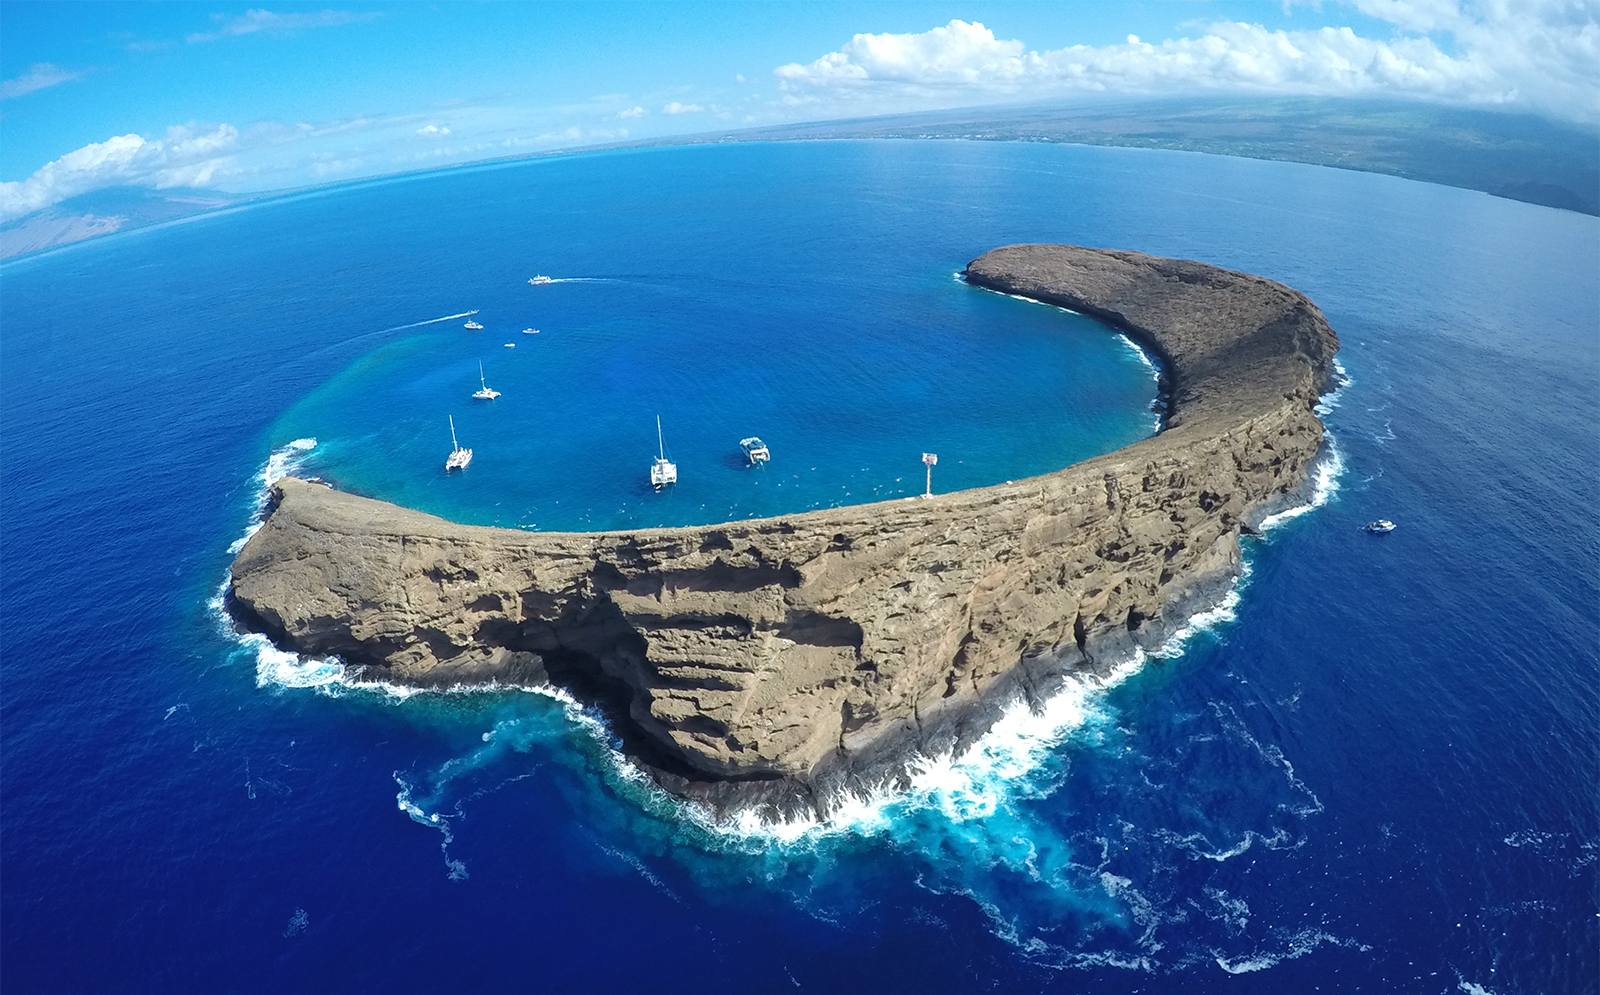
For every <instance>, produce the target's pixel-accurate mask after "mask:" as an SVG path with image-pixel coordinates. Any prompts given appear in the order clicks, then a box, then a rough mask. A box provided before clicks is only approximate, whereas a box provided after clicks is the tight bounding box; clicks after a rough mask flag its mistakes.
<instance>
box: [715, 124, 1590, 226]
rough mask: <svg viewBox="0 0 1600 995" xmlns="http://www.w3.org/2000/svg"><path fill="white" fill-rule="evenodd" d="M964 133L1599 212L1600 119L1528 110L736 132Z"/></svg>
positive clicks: (772, 135) (745, 135) (742, 136)
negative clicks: (1586, 121)
mask: <svg viewBox="0 0 1600 995" xmlns="http://www.w3.org/2000/svg"><path fill="white" fill-rule="evenodd" d="M727 137H728V138H732V139H739V140H748V139H752V138H757V137H762V138H769V139H776V138H812V139H827V138H926V139H938V138H963V139H970V140H981V141H1001V142H1019V141H1020V142H1068V143H1076V144H1084V145H1118V146H1125V147H1134V148H1154V149H1181V150H1184V151H1189V152H1207V153H1211V154H1214V155H1232V156H1243V157H1245V158H1250V159H1277V160H1283V161H1287V162H1305V163H1311V164H1313V165H1318V166H1337V167H1340V168H1343V169H1358V170H1363V171H1365V172H1371V173H1388V174H1390V175H1393V176H1404V177H1408V178H1410V179H1414V180H1425V181H1427V182H1429V183H1442V184H1444V185H1446V186H1452V187H1465V188H1467V189H1469V190H1482V191H1484V192H1485V193H1490V194H1494V195H1495V196H1497V197H1507V198H1510V199H1511V200H1521V201H1527V202H1528V203H1530V204H1542V205H1545V206H1547V207H1559V208H1564V209H1566V210H1569V211H1580V212H1582V213H1584V214H1600V130H1597V129H1585V128H1582V127H1581V126H1578V125H1568V124H1560V123H1557V122H1555V121H1551V120H1548V119H1546V118H1541V117H1535V116H1533V115H1528V114H1510V113H1502V112H1499V111H1481V110H1464V109H1457V108H1448V107H1437V106H1433V105H1429V104H1420V103H1411V102H1398V101H1366V100H1362V101H1356V100H1333V99H1326V98H1258V99H1252V100H1237V99H1234V100H1228V101H1217V100H1208V101H1198V100H1186V101H1175V100H1162V101H1138V102H1133V101H1119V102H1115V103H1101V104H1094V105H1078V106H1072V107H1059V106H1058V107H1042V106H1037V105H1036V106H1032V107H1007V108H994V107H988V108H968V109H965V110H955V111H940V112H936V113H923V114H906V115H896V116H894V117H880V118H865V119H861V120H854V121H828V122H821V123H815V124H799V125H788V126H785V127H782V128H765V129H760V131H759V132H742V133H737V134H731V135H729V136H727Z"/></svg>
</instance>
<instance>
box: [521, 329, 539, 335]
mask: <svg viewBox="0 0 1600 995" xmlns="http://www.w3.org/2000/svg"><path fill="white" fill-rule="evenodd" d="M522 334H524V335H538V334H539V330H538V329H537V328H524V329H523V330H522Z"/></svg>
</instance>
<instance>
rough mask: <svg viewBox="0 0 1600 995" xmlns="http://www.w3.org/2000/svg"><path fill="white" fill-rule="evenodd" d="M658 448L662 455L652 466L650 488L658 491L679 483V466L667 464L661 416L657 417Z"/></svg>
mask: <svg viewBox="0 0 1600 995" xmlns="http://www.w3.org/2000/svg"><path fill="white" fill-rule="evenodd" d="M656 446H657V447H658V450H657V451H658V452H659V453H660V455H658V456H657V457H656V461H655V463H653V464H651V466H650V486H651V487H654V488H655V489H656V490H658V491H659V490H660V489H661V488H663V487H665V486H667V485H668V484H676V483H677V482H678V464H676V463H669V462H667V444H666V443H665V442H663V441H662V440H661V416H660V415H656Z"/></svg>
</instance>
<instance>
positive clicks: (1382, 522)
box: [1367, 518, 1394, 532]
mask: <svg viewBox="0 0 1600 995" xmlns="http://www.w3.org/2000/svg"><path fill="white" fill-rule="evenodd" d="M1367 531H1368V532H1393V531H1394V523H1393V522H1391V521H1389V520H1388V519H1387V518H1380V519H1378V520H1377V521H1376V522H1368V523H1367Z"/></svg>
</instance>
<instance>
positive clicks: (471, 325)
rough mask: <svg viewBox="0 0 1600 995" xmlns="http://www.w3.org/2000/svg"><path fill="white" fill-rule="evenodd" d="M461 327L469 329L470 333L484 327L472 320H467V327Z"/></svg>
mask: <svg viewBox="0 0 1600 995" xmlns="http://www.w3.org/2000/svg"><path fill="white" fill-rule="evenodd" d="M461 327H462V328H465V329H468V330H469V331H474V332H476V331H477V330H478V329H480V328H482V327H483V326H482V325H480V324H478V323H477V322H476V321H473V320H472V319H471V318H468V319H467V323H466V324H465V325H462V326H461Z"/></svg>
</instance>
